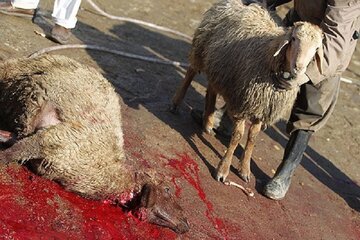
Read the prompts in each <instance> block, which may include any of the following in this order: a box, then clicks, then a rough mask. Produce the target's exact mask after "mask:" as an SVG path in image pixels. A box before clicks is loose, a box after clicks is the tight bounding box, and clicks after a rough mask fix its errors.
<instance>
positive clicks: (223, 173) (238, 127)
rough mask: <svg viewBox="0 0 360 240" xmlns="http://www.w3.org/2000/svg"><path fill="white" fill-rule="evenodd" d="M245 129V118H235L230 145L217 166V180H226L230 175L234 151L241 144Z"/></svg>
mask: <svg viewBox="0 0 360 240" xmlns="http://www.w3.org/2000/svg"><path fill="white" fill-rule="evenodd" d="M244 131H245V120H244V119H238V120H235V121H234V128H233V132H232V136H231V140H230V144H229V147H228V149H227V151H226V154H225V156H224V157H223V159H222V160H221V162H220V163H219V166H218V167H217V173H216V180H217V181H221V182H225V180H226V178H227V176H228V175H229V172H230V166H231V160H232V157H233V155H234V151H235V149H236V148H237V146H238V145H239V143H240V140H241V138H242V136H243V135H244Z"/></svg>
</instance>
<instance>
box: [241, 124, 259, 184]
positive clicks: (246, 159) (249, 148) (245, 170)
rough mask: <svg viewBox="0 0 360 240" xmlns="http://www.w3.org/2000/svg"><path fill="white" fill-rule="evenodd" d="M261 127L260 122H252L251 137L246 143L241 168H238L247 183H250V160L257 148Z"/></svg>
mask: <svg viewBox="0 0 360 240" xmlns="http://www.w3.org/2000/svg"><path fill="white" fill-rule="evenodd" d="M261 126H262V122H261V121H259V120H255V121H253V122H252V124H251V126H250V128H249V135H248V139H247V142H246V146H245V151H244V152H243V154H242V156H241V161H240V166H239V168H238V171H239V172H240V177H241V178H242V179H243V180H244V181H245V182H250V160H251V155H252V152H253V149H254V146H255V139H256V136H257V135H258V134H259V132H260V130H261Z"/></svg>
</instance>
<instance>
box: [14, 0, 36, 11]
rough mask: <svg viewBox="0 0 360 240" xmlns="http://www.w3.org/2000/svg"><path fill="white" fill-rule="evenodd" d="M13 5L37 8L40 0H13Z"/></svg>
mask: <svg viewBox="0 0 360 240" xmlns="http://www.w3.org/2000/svg"><path fill="white" fill-rule="evenodd" d="M11 5H13V7H15V8H21V9H36V8H37V7H38V5H39V0H11Z"/></svg>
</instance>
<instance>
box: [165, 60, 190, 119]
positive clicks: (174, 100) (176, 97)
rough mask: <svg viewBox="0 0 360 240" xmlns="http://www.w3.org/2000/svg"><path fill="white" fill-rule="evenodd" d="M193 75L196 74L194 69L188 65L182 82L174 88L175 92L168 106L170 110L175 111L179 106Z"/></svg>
mask: <svg viewBox="0 0 360 240" xmlns="http://www.w3.org/2000/svg"><path fill="white" fill-rule="evenodd" d="M195 75H196V71H195V70H194V69H193V68H192V67H191V66H190V67H189V68H188V70H187V71H186V74H185V78H184V80H183V82H182V83H181V85H180V87H179V88H178V89H177V90H176V93H175V95H174V97H173V98H172V105H171V107H170V112H172V113H177V112H178V111H179V106H180V104H181V102H182V101H183V99H184V97H185V94H186V91H187V89H188V88H189V86H190V84H191V82H192V80H193V79H194V77H195Z"/></svg>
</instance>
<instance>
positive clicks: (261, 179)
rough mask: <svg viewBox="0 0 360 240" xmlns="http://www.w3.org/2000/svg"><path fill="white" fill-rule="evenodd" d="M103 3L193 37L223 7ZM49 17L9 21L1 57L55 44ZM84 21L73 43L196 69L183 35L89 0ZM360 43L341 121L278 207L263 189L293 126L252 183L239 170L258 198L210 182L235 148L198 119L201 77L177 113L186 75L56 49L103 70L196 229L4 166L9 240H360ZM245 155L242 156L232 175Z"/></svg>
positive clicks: (130, 129)
mask: <svg viewBox="0 0 360 240" xmlns="http://www.w3.org/2000/svg"><path fill="white" fill-rule="evenodd" d="M97 2H98V3H99V6H100V7H101V8H102V9H104V10H105V11H106V12H108V13H111V14H113V15H117V16H126V17H131V18H136V19H141V20H144V21H149V22H153V23H156V24H159V25H162V26H166V27H169V28H172V29H175V30H178V31H181V32H183V33H186V34H188V35H192V33H193V31H194V29H195V28H196V26H197V24H198V23H199V21H200V19H201V17H202V13H203V12H204V11H205V10H206V9H207V8H209V7H210V6H211V3H212V2H214V1H213V0H208V1H201V0H182V1H175V0H133V1H124V0H117V1H110V0H102V1H97ZM51 9H52V1H48V0H46V1H41V12H42V14H44V15H45V17H37V18H36V19H35V23H34V24H33V23H31V21H29V20H27V19H21V18H16V17H10V16H5V15H1V14H0V60H1V59H3V60H4V59H8V58H15V57H23V56H27V55H29V54H30V53H32V52H34V51H36V50H39V49H41V48H44V47H48V46H53V45H56V44H54V43H52V42H51V41H49V40H47V39H45V38H42V37H41V36H38V35H36V34H34V30H37V31H44V32H49V30H50V29H51V26H52V22H51V19H49V18H48V17H46V16H47V15H49V14H50V13H51ZM285 11H286V8H283V9H282V12H281V13H282V14H283V13H284V12H285ZM78 20H79V21H78V24H77V27H76V29H75V30H74V31H73V33H74V36H73V38H72V39H71V43H85V44H96V45H100V46H104V47H108V48H111V49H116V50H121V51H126V52H129V53H134V54H141V55H146V56H152V57H157V58H159V59H171V60H175V61H181V62H187V53H188V51H189V47H190V43H189V42H188V41H186V40H183V39H182V38H180V37H176V36H173V35H170V34H165V33H163V32H160V31H156V30H153V29H151V28H148V27H143V26H140V25H137V24H133V23H126V22H120V21H115V20H109V19H107V18H105V17H102V16H100V15H98V14H96V13H95V11H94V10H93V9H92V8H91V6H90V5H89V4H88V3H87V2H86V1H83V3H82V8H81V9H80V11H79V14H78ZM359 46H360V45H359V44H358V48H357V50H356V53H355V55H354V57H353V61H352V63H351V64H350V66H349V69H348V70H347V71H346V73H345V74H344V77H346V78H350V79H352V80H353V83H351V84H350V83H342V86H341V91H340V96H339V101H338V104H337V107H336V109H335V112H334V114H333V116H332V118H331V119H330V120H329V122H328V124H327V125H326V126H325V127H324V128H323V129H321V130H320V131H319V132H317V133H316V134H315V135H314V136H313V138H312V139H311V141H310V145H309V147H308V149H307V151H306V156H305V157H304V159H303V161H302V164H301V166H300V167H299V168H298V169H297V171H296V173H295V176H294V178H293V182H292V185H291V188H290V190H289V192H288V194H287V197H286V198H285V199H284V200H282V201H272V200H269V199H267V198H265V197H263V196H262V195H261V194H260V192H261V189H262V186H263V184H264V183H266V181H267V180H268V179H269V178H270V177H271V176H272V175H273V174H274V169H276V167H277V166H278V164H279V163H280V160H281V158H282V154H283V147H284V146H285V144H286V141H287V138H288V136H287V135H286V133H285V131H284V126H285V123H279V124H276V126H274V127H271V128H269V129H268V130H266V131H265V132H263V133H261V134H260V136H259V137H258V141H257V145H256V147H255V150H254V154H253V161H252V164H251V170H252V178H251V182H250V183H249V184H245V183H244V182H242V181H241V180H240V178H239V177H238V176H237V175H236V171H235V169H234V168H233V169H232V172H231V174H230V176H229V179H230V180H233V181H236V182H239V183H241V184H244V185H246V186H247V187H250V188H251V189H253V190H254V192H255V198H248V197H247V196H246V195H244V193H243V192H241V191H240V190H238V189H236V188H233V187H227V186H224V185H223V184H221V183H219V182H217V181H215V180H214V178H213V177H212V174H213V172H214V169H215V168H216V166H217V164H218V162H219V160H220V157H221V156H222V155H223V154H224V151H225V149H226V145H227V143H228V140H227V139H224V138H222V137H218V136H216V137H214V136H209V135H206V134H203V133H202V131H201V128H200V127H199V126H198V125H197V124H196V123H195V122H194V121H193V120H192V118H191V117H190V114H189V113H190V109H191V107H195V108H202V105H203V102H204V92H205V91H204V90H205V86H206V80H205V78H204V77H203V76H198V77H197V78H196V81H195V82H193V84H192V86H191V88H190V89H189V91H188V94H187V96H186V99H185V102H186V103H185V104H183V106H182V108H181V110H180V114H179V115H173V114H171V113H169V112H168V111H167V108H168V106H169V103H170V100H171V97H172V95H173V94H174V92H175V89H176V86H177V85H178V84H179V83H180V81H181V80H182V78H183V76H184V73H185V69H183V68H180V67H172V66H166V65H160V64H154V63H148V62H144V61H138V60H130V59H127V58H123V57H119V56H115V55H113V54H108V53H102V52H96V51H91V50H89V51H86V50H63V51H58V52H56V53H57V54H63V55H66V56H69V57H71V58H74V59H76V60H78V61H80V62H82V63H84V64H88V65H91V66H93V67H95V68H96V69H98V70H99V71H100V72H101V73H103V74H104V76H105V77H106V78H107V79H109V80H110V81H111V82H112V83H113V84H114V86H115V87H116V89H117V90H118V92H119V94H120V95H121V97H122V100H123V108H122V111H123V115H124V118H123V121H124V132H125V143H126V150H127V152H128V154H129V155H131V156H133V157H136V158H137V159H139V161H144V164H149V165H150V166H151V167H152V168H155V169H157V170H158V171H159V173H161V174H163V175H164V176H167V178H169V179H171V181H172V183H173V186H174V189H175V193H176V196H177V197H178V198H179V202H180V204H181V205H182V206H183V207H184V209H185V212H186V215H187V216H188V220H189V222H190V225H191V230H190V231H189V232H188V233H186V234H184V235H181V236H177V235H175V234H174V233H172V232H171V231H170V230H167V229H160V228H158V227H154V226H149V225H148V224H146V223H139V222H137V221H136V220H132V219H131V217H129V216H127V215H121V211H120V210H114V209H113V208H111V207H110V206H103V204H102V203H92V202H89V201H87V200H84V199H81V198H80V197H76V196H73V194H71V193H67V192H65V191H64V190H62V189H61V188H60V187H58V186H57V185H56V184H55V183H51V182H48V181H45V180H43V179H41V178H39V177H37V176H34V175H33V174H32V173H29V172H28V171H27V170H25V169H23V168H22V167H19V166H16V165H11V166H8V167H6V166H3V165H0V190H1V191H0V201H1V204H0V239H149V238H150V239H327V240H331V239H337V240H339V239H353V240H357V239H360V215H359V211H360V187H359V181H360V171H359V169H360V124H359V122H360V114H359V113H360V48H359ZM243 143H244V141H243V142H242V144H243ZM242 146H243V145H242ZM241 152H242V149H241V148H239V149H238V150H237V152H236V154H235V157H234V158H235V159H234V161H233V166H235V162H236V161H237V160H238V158H239V157H240V155H241ZM26 189H28V190H26ZM29 189H30V190H29ZM19 209H20V212H19ZM45 209H50V210H46V211H45ZM51 209H52V210H51ZM104 215H105V216H104ZM120 217H121V219H120ZM124 219H125V220H124ZM123 220H124V221H125V222H124V221H123Z"/></svg>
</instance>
